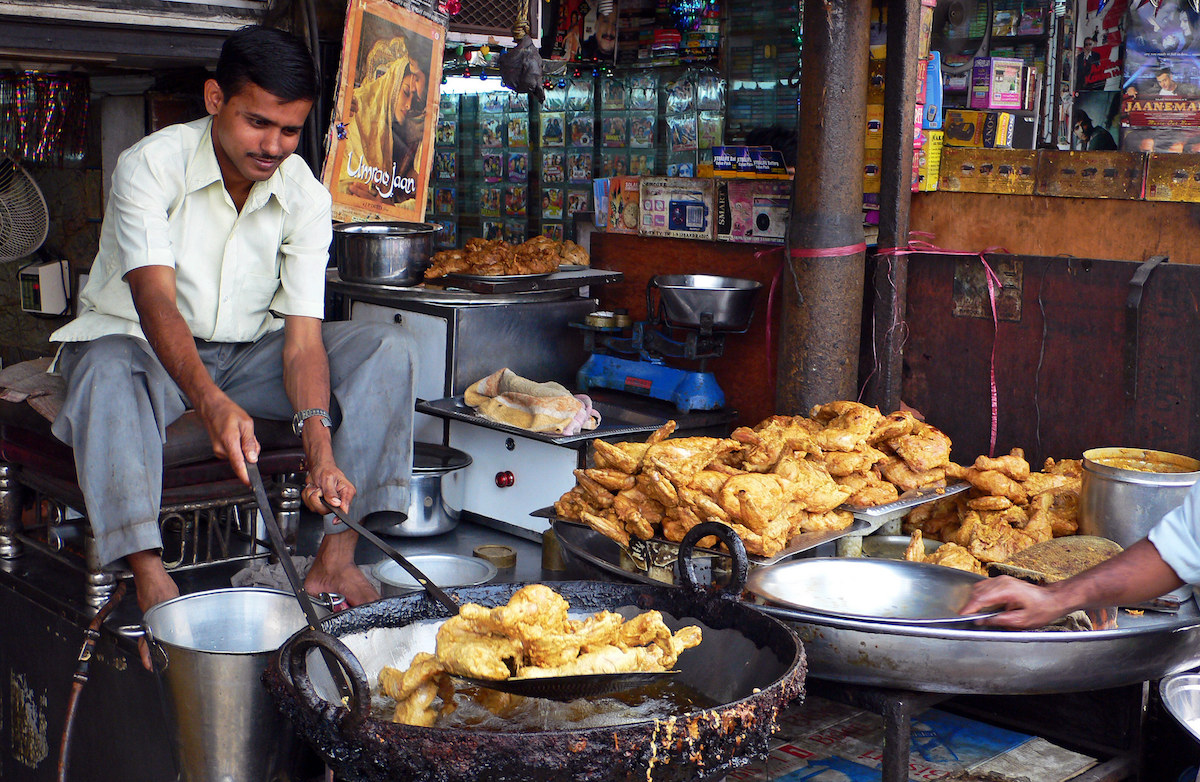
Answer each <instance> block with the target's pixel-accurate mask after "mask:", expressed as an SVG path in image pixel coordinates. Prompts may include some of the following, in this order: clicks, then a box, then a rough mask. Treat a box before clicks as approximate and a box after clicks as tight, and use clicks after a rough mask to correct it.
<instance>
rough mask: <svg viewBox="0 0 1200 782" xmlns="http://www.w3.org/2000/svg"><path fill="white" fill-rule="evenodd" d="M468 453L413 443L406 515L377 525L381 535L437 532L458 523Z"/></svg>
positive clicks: (469, 462)
mask: <svg viewBox="0 0 1200 782" xmlns="http://www.w3.org/2000/svg"><path fill="white" fill-rule="evenodd" d="M469 466H471V457H470V455H469V454H467V453H465V452H463V451H460V450H458V449H457V448H450V447H449V446H445V445H434V444H433V443H413V468H412V482H411V484H410V489H409V501H408V518H407V519H405V520H404V521H402V522H399V523H397V524H392V525H389V526H386V527H379V528H378V531H379V532H382V533H383V534H385V535H398V536H401V537H420V536H426V535H440V534H442V533H443V532H449V531H450V530H452V529H454V528H455V527H457V526H458V520H459V517H460V516H462V509H463V500H464V498H465V497H466V493H467V482H466V473H465V472H464V470H465V468H467V467H469Z"/></svg>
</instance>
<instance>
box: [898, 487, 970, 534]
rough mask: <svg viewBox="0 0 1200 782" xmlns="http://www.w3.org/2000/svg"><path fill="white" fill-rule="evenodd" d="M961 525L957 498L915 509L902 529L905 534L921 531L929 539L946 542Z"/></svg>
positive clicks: (909, 514)
mask: <svg viewBox="0 0 1200 782" xmlns="http://www.w3.org/2000/svg"><path fill="white" fill-rule="evenodd" d="M963 507H964V508H965V506H963ZM959 524H960V519H959V498H958V497H957V496H955V497H946V498H945V499H941V500H937V501H936V502H931V503H929V504H927V505H919V506H917V507H916V508H913V509H912V510H911V511H909V513H908V515H907V516H906V517H905V519H904V523H903V525H902V527H901V529H903V530H904V531H905V532H912V531H913V530H914V529H919V530H921V531H922V532H924V534H925V537H927V538H933V539H934V540H943V541H944V540H949V539H950V535H951V534H952V533H954V532H956V531H957V528H958V525H959Z"/></svg>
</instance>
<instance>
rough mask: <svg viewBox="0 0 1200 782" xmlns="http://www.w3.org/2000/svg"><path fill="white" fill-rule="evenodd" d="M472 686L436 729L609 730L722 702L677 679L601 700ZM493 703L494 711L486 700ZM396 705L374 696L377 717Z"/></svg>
mask: <svg viewBox="0 0 1200 782" xmlns="http://www.w3.org/2000/svg"><path fill="white" fill-rule="evenodd" d="M483 692H484V691H483V690H481V689H480V688H477V687H472V686H456V691H455V699H454V702H455V705H456V706H457V707H458V708H457V709H455V710H454V712H453V713H451V714H448V715H446V716H443V717H439V718H438V721H437V723H436V724H435V726H434V727H438V728H462V729H467V730H486V731H492V732H496V733H530V732H545V731H563V730H583V729H586V728H604V727H610V726H613V725H624V724H628V723H632V722H642V721H645V720H653V719H666V718H668V717H681V716H683V715H684V714H687V713H689V712H692V711H696V710H698V709H707V708H711V707H713V706H716V705H718V702H717V701H716V700H713V699H712V698H710V697H708V696H706V695H704V694H703V693H701V692H699V691H698V690H696V689H694V688H692V687H689V686H688V685H686V684H682V683H680V682H678V681H675V680H674V679H668V680H665V681H658V682H654V683H653V684H648V685H646V686H644V687H637V688H635V689H631V690H626V691H624V692H619V693H615V694H613V695H607V696H604V697H597V698H580V699H577V700H573V701H569V702H567V703H559V702H558V701H551V700H546V699H544V698H520V697H516V696H502V697H501V698H500V699H499V702H497V699H495V698H494V694H493V693H488V694H486V695H484V694H483ZM481 700H483V701H485V702H490V705H491V706H492V709H489V708H487V707H485V706H484V705H483V704H482V703H481V702H480V701H481ZM394 708H395V703H394V702H393V701H392V699H391V698H388V697H386V696H378V695H377V696H376V697H375V698H374V699H373V700H372V709H371V716H372V717H374V718H375V719H378V720H382V721H385V722H388V721H391V719H392V711H393V709H394Z"/></svg>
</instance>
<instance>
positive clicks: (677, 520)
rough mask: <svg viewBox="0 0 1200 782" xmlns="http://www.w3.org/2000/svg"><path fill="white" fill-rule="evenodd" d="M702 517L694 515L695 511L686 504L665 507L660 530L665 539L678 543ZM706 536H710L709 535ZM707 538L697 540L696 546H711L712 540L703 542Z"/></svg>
mask: <svg viewBox="0 0 1200 782" xmlns="http://www.w3.org/2000/svg"><path fill="white" fill-rule="evenodd" d="M702 521H703V519H702V518H700V517H699V516H697V515H696V512H695V511H694V510H692V509H691V507H689V506H686V505H678V506H676V507H674V508H667V512H666V514H665V515H664V516H663V521H662V530H663V537H664V538H666V539H667V540H670V541H674V542H675V543H678V542H679V541H681V540H683V537H684V536H685V535H687V533H688V530H690V529H691V528H692V527H694V526H696V525H697V524H699V523H700V522H702ZM708 537H712V536H711V535H710V536H708ZM707 540H708V538H704V539H703V540H701V541H698V542H697V544H696V545H697V546H699V547H700V548H705V547H709V546H712V545H713V543H712V541H709V542H707V543H705V542H704V541H707Z"/></svg>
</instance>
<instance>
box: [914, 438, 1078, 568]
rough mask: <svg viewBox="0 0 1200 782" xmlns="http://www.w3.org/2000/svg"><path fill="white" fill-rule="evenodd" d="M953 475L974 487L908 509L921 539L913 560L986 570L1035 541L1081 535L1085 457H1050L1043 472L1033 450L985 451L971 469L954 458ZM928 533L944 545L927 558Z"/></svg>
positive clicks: (949, 467)
mask: <svg viewBox="0 0 1200 782" xmlns="http://www.w3.org/2000/svg"><path fill="white" fill-rule="evenodd" d="M946 474H947V475H948V476H950V477H952V478H958V479H961V480H965V481H967V482H968V483H970V484H971V489H970V490H969V491H967V492H966V493H964V494H959V495H956V496H953V497H947V498H945V499H942V500H938V501H936V502H934V503H930V504H929V505H922V506H919V507H917V508H914V509H913V511H912V512H911V513H909V514H908V516H907V518H906V519H905V521H904V527H903V528H904V530H905V531H906V532H910V533H911V534H912V536H913V541H912V542H911V543H910V544H909V548H908V552H907V553H906V555H905V559H909V560H915V561H918V562H922V561H924V562H933V563H935V564H939V565H947V566H949V567H956V568H958V569H960V570H969V571H971V572H974V573H984V566H985V565H986V564H987V563H989V562H1006V561H1008V560H1009V559H1010V558H1011V557H1012V556H1013V554H1016V553H1017V552H1018V551H1022V550H1024V549H1027V548H1029V547H1030V546H1032V545H1033V544H1035V543H1042V542H1043V541H1047V540H1050V539H1051V538H1058V537H1062V536H1064V535H1074V534H1075V532H1076V531H1077V530H1078V528H1079V523H1078V508H1079V491H1080V488H1081V486H1082V484H1083V464H1082V462H1080V461H1079V460H1077V459H1063V460H1061V461H1057V462H1056V461H1055V460H1054V459H1047V460H1046V462H1045V464H1044V465H1043V468H1042V472H1032V471H1031V470H1030V466H1029V462H1028V461H1026V460H1025V452H1024V451H1022V450H1021V449H1020V448H1014V449H1013V450H1012V451H1011V452H1010V453H1009V454H1007V455H1005V456H1001V457H999V458H997V459H992V458H989V457H987V456H980V457H979V458H977V459H976V460H975V464H974V465H972V466H970V467H962V466H960V465H957V464H954V463H953V462H951V463H950V464H948V465H947V467H946ZM922 536H924V537H928V538H932V539H934V540H940V541H942V545H941V546H939V547H938V548H937V550H936V551H934V552H933V553H932V554H930V555H926V554H925V549H924V545H923V544H922V543H921V538H922Z"/></svg>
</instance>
